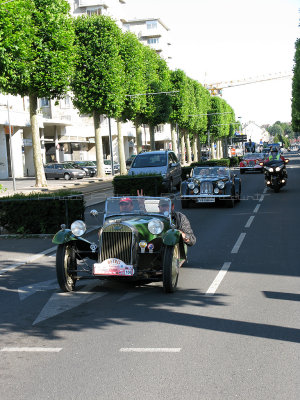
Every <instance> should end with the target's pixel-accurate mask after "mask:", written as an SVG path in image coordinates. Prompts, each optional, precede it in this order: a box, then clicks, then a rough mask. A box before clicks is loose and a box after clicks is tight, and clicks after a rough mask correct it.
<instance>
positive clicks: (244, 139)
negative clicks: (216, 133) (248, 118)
mask: <svg viewBox="0 0 300 400" xmlns="http://www.w3.org/2000/svg"><path fill="white" fill-rule="evenodd" d="M239 142H247V135H239V136H235V137H233V138H232V143H239Z"/></svg>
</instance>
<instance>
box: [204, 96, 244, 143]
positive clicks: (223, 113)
mask: <svg viewBox="0 0 300 400" xmlns="http://www.w3.org/2000/svg"><path fill="white" fill-rule="evenodd" d="M210 113H211V114H212V115H210V116H209V124H208V126H209V131H210V133H211V135H212V139H213V140H216V139H219V138H221V137H224V136H227V137H228V136H232V135H233V133H234V130H235V128H236V126H237V125H236V124H235V115H234V111H233V109H232V108H231V107H230V106H229V104H227V103H226V101H225V100H223V99H221V98H220V97H216V96H214V97H212V99H211V110H210Z"/></svg>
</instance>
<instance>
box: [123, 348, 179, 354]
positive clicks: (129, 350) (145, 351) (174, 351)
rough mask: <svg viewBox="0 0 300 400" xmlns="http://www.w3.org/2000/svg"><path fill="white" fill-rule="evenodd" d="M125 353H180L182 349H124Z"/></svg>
mask: <svg viewBox="0 0 300 400" xmlns="http://www.w3.org/2000/svg"><path fill="white" fill-rule="evenodd" d="M120 351H121V352H123V353H179V352H180V351H181V347H169V348H168V347H135V348H134V347H123V348H121V349H120Z"/></svg>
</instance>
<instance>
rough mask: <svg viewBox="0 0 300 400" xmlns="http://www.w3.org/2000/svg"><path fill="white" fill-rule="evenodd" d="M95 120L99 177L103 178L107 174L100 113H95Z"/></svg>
mask: <svg viewBox="0 0 300 400" xmlns="http://www.w3.org/2000/svg"><path fill="white" fill-rule="evenodd" d="M93 119H94V129H95V144H96V161H97V177H98V178H103V177H104V175H105V173H104V163H103V144H102V136H101V133H100V113H99V112H97V111H94V113H93Z"/></svg>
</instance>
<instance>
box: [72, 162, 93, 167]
mask: <svg viewBox="0 0 300 400" xmlns="http://www.w3.org/2000/svg"><path fill="white" fill-rule="evenodd" d="M76 164H78V165H81V166H83V167H94V166H95V165H94V163H93V162H92V161H76Z"/></svg>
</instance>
